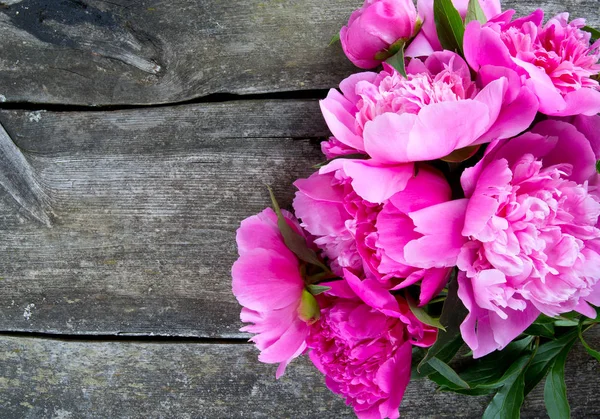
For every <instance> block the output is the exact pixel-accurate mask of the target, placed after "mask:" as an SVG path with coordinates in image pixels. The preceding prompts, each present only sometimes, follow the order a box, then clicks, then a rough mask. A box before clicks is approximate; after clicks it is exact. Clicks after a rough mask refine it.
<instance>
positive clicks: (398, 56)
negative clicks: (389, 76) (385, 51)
mask: <svg viewBox="0 0 600 419" xmlns="http://www.w3.org/2000/svg"><path fill="white" fill-rule="evenodd" d="M385 62H386V63H388V64H389V65H391V66H392V67H394V68H395V69H396V71H397V72H398V73H400V74H401V75H402V77H404V78H406V67H405V64H406V63H405V62H404V42H402V46H401V47H400V49H399V50H398V52H397V53H395V54H394V55H392V56H391V57H389V58H388V59H387V60H385Z"/></svg>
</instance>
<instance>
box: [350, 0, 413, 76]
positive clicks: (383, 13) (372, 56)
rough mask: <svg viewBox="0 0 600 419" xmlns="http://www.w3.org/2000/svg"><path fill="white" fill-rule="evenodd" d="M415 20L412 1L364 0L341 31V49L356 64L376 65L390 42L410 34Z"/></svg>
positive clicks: (372, 66)
mask: <svg viewBox="0 0 600 419" xmlns="http://www.w3.org/2000/svg"><path fill="white" fill-rule="evenodd" d="M417 21H418V17H417V10H416V9H415V6H414V4H413V2H412V0H365V3H364V4H363V6H362V7H361V8H360V9H358V10H355V11H354V12H353V13H352V15H351V16H350V20H349V21H348V26H344V27H343V28H342V29H341V30H340V40H341V42H342V48H343V50H344V52H345V53H346V56H347V57H348V59H349V60H350V61H352V63H354V65H356V66H357V67H360V68H374V67H377V66H378V65H379V64H380V63H381V62H382V61H383V60H385V59H386V58H387V57H388V56H389V55H390V54H386V53H387V52H388V49H389V48H390V46H392V44H394V43H396V42H397V41H401V40H408V39H409V38H411V37H412V36H413V33H414V32H415V30H416V29H418V25H419V24H420V23H417Z"/></svg>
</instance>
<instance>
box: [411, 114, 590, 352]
mask: <svg viewBox="0 0 600 419" xmlns="http://www.w3.org/2000/svg"><path fill="white" fill-rule="evenodd" d="M578 122H579V123H580V124H582V126H584V127H585V126H588V127H589V124H591V123H593V122H594V121H590V120H583V121H578ZM586 123H587V124H588V125H585V124H586ZM594 135H595V136H596V138H595V139H594V141H596V144H595V147H597V145H598V144H597V140H598V138H597V135H598V134H597V132H596V133H594ZM596 151H597V150H596ZM596 158H597V155H595V153H594V149H593V148H592V143H591V142H590V139H588V138H586V136H585V135H584V134H583V133H582V132H580V131H578V130H577V128H576V127H575V126H573V125H571V124H569V123H566V122H562V121H553V120H548V121H544V122H541V123H539V124H537V125H536V126H535V127H534V128H533V129H532V130H531V132H528V133H525V134H523V135H521V136H519V137H517V138H514V139H512V140H507V141H498V142H494V143H492V144H491V145H490V146H489V148H488V150H487V151H486V155H485V157H484V158H483V159H482V160H481V161H480V162H479V163H477V165H476V166H474V167H472V168H470V169H467V170H465V172H464V173H463V175H462V178H461V183H462V185H463V189H464V191H465V196H466V198H465V199H461V200H457V201H452V202H449V203H443V204H440V205H437V206H434V207H429V208H426V209H424V210H420V211H416V212H413V213H410V214H409V216H410V217H411V219H412V220H413V222H414V224H415V226H416V228H415V231H416V232H418V233H419V234H420V236H421V237H419V238H418V239H415V240H413V241H411V242H410V243H408V244H407V245H406V247H405V251H404V255H405V258H406V260H407V261H408V262H409V263H412V264H414V265H416V266H422V267H424V268H432V267H442V266H452V265H454V264H457V266H458V267H459V269H461V271H463V274H462V275H461V276H460V278H459V296H460V298H461V299H462V301H463V303H464V304H465V306H466V307H467V308H468V309H469V315H468V316H467V318H466V319H465V321H464V323H463V324H462V326H461V331H462V335H463V338H464V340H465V342H466V343H467V344H468V345H469V347H471V349H473V354H474V356H475V357H481V356H484V355H486V354H488V353H489V352H491V351H493V350H496V349H502V348H503V347H505V346H506V345H507V344H508V343H510V341H511V340H513V339H514V338H516V337H517V336H518V335H519V334H520V333H521V332H523V330H525V328H527V327H528V326H529V325H530V324H531V323H532V322H533V321H534V320H535V318H536V317H537V316H538V315H539V313H540V312H541V313H544V314H546V315H548V316H556V315H558V314H561V313H566V312H569V311H572V310H576V311H578V312H580V313H582V314H584V315H586V316H588V317H592V318H593V317H595V315H596V312H595V310H594V309H593V308H592V307H590V306H589V304H588V303H591V304H593V305H596V306H598V305H600V283H599V281H600V225H599V216H600V190H599V189H598V187H597V186H593V185H592V183H594V182H595V181H596V180H597V174H596V170H595V163H596Z"/></svg>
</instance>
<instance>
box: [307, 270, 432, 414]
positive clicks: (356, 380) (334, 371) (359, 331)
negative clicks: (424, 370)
mask: <svg viewBox="0 0 600 419" xmlns="http://www.w3.org/2000/svg"><path fill="white" fill-rule="evenodd" d="M345 278H346V279H345V281H337V282H332V283H330V285H331V286H332V290H331V291H330V292H329V293H327V294H328V295H324V296H320V300H319V303H320V305H321V307H322V310H321V318H320V320H319V321H318V322H316V323H315V324H314V326H313V327H312V328H311V331H310V335H309V337H308V346H309V348H310V352H309V356H310V359H311V360H312V361H313V363H314V364H315V366H316V367H317V368H318V369H319V371H321V372H322V373H323V374H324V375H325V378H326V381H325V382H326V384H327V387H329V389H330V390H331V391H333V392H334V393H337V394H340V395H342V396H343V397H344V398H345V399H346V403H347V404H348V405H351V406H352V407H353V408H354V411H355V413H356V415H357V416H358V417H359V418H360V419H371V418H373V419H379V418H398V417H399V412H398V409H399V407H400V404H401V402H402V397H403V395H404V391H405V390H406V386H407V385H408V382H409V381H410V374H411V358H412V347H413V345H417V346H422V347H427V346H431V345H432V344H433V343H434V342H435V339H436V337H437V330H436V329H434V328H432V327H430V326H427V325H424V324H423V323H421V322H420V321H419V320H417V319H416V318H415V316H414V315H413V314H412V313H411V311H410V309H409V307H408V305H407V303H406V302H405V301H404V300H403V299H402V298H400V297H394V296H392V295H391V294H389V293H386V294H385V295H383V296H382V297H381V299H382V300H383V301H380V302H376V304H373V302H374V301H373V300H374V299H376V298H377V297H374V293H373V292H371V291H370V290H367V289H365V282H364V281H361V280H360V279H358V278H356V277H355V276H354V275H352V274H351V273H349V272H346V273H345ZM346 281H347V282H346ZM364 300H367V301H368V302H367V303H366V304H365V301H364ZM381 305H384V306H385V307H386V310H381V309H380V308H379V306H381Z"/></svg>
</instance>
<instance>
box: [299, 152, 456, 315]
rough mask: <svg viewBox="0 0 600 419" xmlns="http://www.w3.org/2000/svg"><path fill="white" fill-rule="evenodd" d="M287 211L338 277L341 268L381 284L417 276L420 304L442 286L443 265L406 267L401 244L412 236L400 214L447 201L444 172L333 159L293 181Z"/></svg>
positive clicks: (386, 286) (397, 283) (409, 223)
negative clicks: (291, 201) (292, 212)
mask: <svg viewBox="0 0 600 419" xmlns="http://www.w3.org/2000/svg"><path fill="white" fill-rule="evenodd" d="M295 185H296V187H297V188H298V192H297V193H296V198H295V199H294V210H295V212H296V215H297V216H298V217H299V218H300V219H301V220H302V227H303V228H305V229H306V231H308V232H309V233H310V234H311V235H313V236H314V237H315V241H314V243H315V244H316V245H317V246H318V247H320V248H321V249H322V250H323V254H324V255H325V256H326V257H327V258H328V259H329V261H330V265H331V269H332V270H333V271H334V272H335V273H336V274H338V275H341V274H342V271H343V269H344V268H346V269H348V270H350V271H352V272H354V273H355V274H357V275H360V276H362V275H366V277H368V278H375V279H376V280H377V281H378V283H379V284H380V286H381V287H382V289H385V290H386V292H388V293H389V291H388V290H390V289H399V288H404V287H406V286H408V285H412V284H414V283H415V282H418V281H421V280H422V284H421V296H420V301H421V304H426V303H427V302H428V301H429V300H430V299H431V298H432V297H434V296H435V295H437V294H438V293H439V292H440V290H441V289H442V288H443V287H444V285H445V283H446V280H447V277H448V275H449V273H450V270H449V269H447V268H443V269H421V268H415V267H414V266H412V265H410V264H408V263H407V262H406V261H405V259H404V255H403V247H404V245H405V244H406V243H407V242H409V241H410V240H412V239H413V238H414V237H415V233H414V232H413V229H414V225H413V223H412V221H411V219H410V218H409V217H408V215H407V214H408V213H409V212H412V211H416V210H418V209H422V208H425V207H427V206H431V205H435V204H438V203H441V202H445V201H448V200H450V198H451V190H450V186H449V185H448V182H447V181H446V179H445V178H444V176H443V175H442V174H441V173H440V172H438V171H437V170H436V169H433V168H431V167H429V166H427V165H421V166H420V167H419V170H418V173H417V174H416V175H415V172H414V168H413V165H412V164H406V165H399V166H391V167H383V166H378V165H374V164H373V162H372V161H369V160H352V159H340V160H335V161H334V162H332V163H330V164H329V165H328V166H326V167H324V168H322V169H321V171H320V172H317V173H315V174H313V175H312V176H310V177H309V178H308V179H299V180H298V181H296V182H295Z"/></svg>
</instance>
